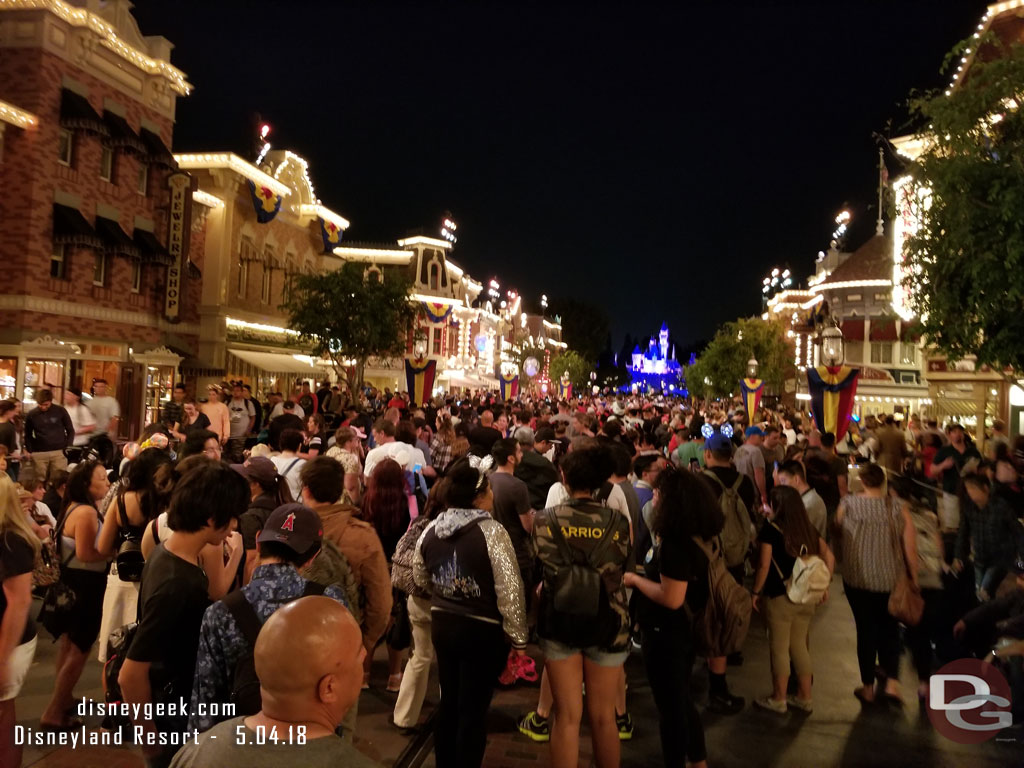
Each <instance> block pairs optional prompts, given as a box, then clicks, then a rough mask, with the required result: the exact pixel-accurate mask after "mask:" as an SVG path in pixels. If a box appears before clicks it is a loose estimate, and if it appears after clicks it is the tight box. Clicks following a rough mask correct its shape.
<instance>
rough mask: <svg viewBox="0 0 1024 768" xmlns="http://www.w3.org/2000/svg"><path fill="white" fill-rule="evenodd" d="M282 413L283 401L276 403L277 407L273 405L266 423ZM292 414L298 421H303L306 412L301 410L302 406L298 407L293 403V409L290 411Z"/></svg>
mask: <svg viewBox="0 0 1024 768" xmlns="http://www.w3.org/2000/svg"><path fill="white" fill-rule="evenodd" d="M293 402H294V401H293ZM282 413H284V401H283V400H281V401H279V402H278V403H277V405H275V406H274V407H273V408H272V409H271V411H270V415H269V416H268V417H267V422H268V423H269V422H271V421H272V420H273V419H274V418H275V417H277V416H280V415H281V414H282ZM292 413H294V414H295V415H296V416H298V417H299V418H300V419H303V420H304V419H305V418H306V412H305V411H303V410H302V406H301V405H299V404H298V403H295V407H294V408H293V409H292Z"/></svg>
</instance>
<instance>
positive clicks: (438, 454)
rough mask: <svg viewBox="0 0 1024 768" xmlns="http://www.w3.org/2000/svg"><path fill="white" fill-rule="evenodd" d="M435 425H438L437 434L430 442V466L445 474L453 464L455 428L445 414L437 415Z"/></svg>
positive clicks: (450, 418)
mask: <svg viewBox="0 0 1024 768" xmlns="http://www.w3.org/2000/svg"><path fill="white" fill-rule="evenodd" d="M434 423H435V424H436V425H437V432H436V434H435V435H434V438H433V439H432V440H431V441H430V465H431V466H432V467H434V468H436V469H437V471H438V472H443V471H444V470H445V469H446V468H447V467H448V465H449V464H451V463H452V458H453V457H452V446H453V445H454V443H455V426H454V424H452V417H451V416H449V415H448V414H447V413H444V412H441V413H438V414H437V421H436V422H434ZM466 450H467V451H468V450H469V448H468V447H467V449H466Z"/></svg>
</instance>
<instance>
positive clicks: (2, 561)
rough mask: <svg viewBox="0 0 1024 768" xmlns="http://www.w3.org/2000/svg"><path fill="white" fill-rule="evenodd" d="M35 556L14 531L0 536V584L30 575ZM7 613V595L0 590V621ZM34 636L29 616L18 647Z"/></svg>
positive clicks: (34, 627)
mask: <svg viewBox="0 0 1024 768" xmlns="http://www.w3.org/2000/svg"><path fill="white" fill-rule="evenodd" d="M35 564H36V555H35V552H34V551H33V550H32V545H31V544H29V543H28V542H27V541H25V539H24V537H23V536H21V535H19V534H17V533H15V532H14V531H7V532H5V533H4V534H3V535H2V536H0V582H2V581H3V580H4V579H10V578H12V577H14V576H21V575H22V574H23V573H32V570H33V569H34V568H35ZM6 612H7V595H6V594H4V591H3V589H2V588H0V620H3V617H4V614H5V613H6ZM35 636H36V625H35V622H33V621H32V616H31V615H29V616H28V618H27V619H26V621H25V629H24V630H23V631H22V633H21V639H20V640H19V641H18V645H23V644H24V643H27V642H28V641H29V640H31V639H32V638H33V637H35Z"/></svg>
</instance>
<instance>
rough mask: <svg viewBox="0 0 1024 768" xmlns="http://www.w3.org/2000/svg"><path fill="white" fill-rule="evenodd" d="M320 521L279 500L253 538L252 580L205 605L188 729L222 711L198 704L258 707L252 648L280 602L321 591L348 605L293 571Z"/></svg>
mask: <svg viewBox="0 0 1024 768" xmlns="http://www.w3.org/2000/svg"><path fill="white" fill-rule="evenodd" d="M322 542H323V525H322V524H321V522H320V517H319V516H318V515H317V513H316V512H314V511H313V510H312V509H310V508H309V507H306V506H303V505H302V504H296V503H290V504H282V505H281V506H279V507H278V508H277V509H275V510H274V511H273V512H272V513H271V514H270V516H269V517H268V518H267V522H266V524H264V526H263V529H262V531H261V532H260V534H259V535H258V536H257V537H256V547H257V550H258V556H257V565H256V569H255V570H254V571H253V577H252V580H251V581H250V582H249V583H248V584H247V585H246V586H244V587H242V588H241V589H239V590H236V591H234V592H231V593H229V594H228V595H227V596H226V597H225V598H224V599H223V600H219V601H218V602H216V603H214V604H213V605H211V606H210V607H209V608H207V609H206V613H204V614H203V623H202V627H201V628H200V630H199V652H198V654H197V656H196V672H195V680H194V682H193V683H192V705H191V707H189V721H188V729H189V730H198V731H205V730H207V729H209V728H212V727H213V726H214V725H216V724H217V723H219V722H221V721H222V720H226V719H228V717H227V716H218V715H217V714H216V713H211V712H210V711H209V708H207V711H201V710H200V708H199V705H200V704H207V705H208V704H210V703H214V702H216V703H227V702H231V703H233V704H234V705H235V707H236V710H235V714H236V715H254V714H256V713H257V712H259V710H260V705H261V701H260V696H259V679H258V678H257V677H256V673H255V668H254V667H253V656H252V654H253V648H254V647H255V644H256V636H257V635H258V634H259V631H260V627H262V626H263V624H264V623H265V622H266V620H267V618H268V617H269V616H270V615H271V614H272V613H274V611H276V610H277V609H278V608H280V607H281V606H282V605H284V604H285V603H288V602H290V601H292V600H296V599H298V598H300V597H306V596H308V595H320V594H322V595H326V596H327V597H330V598H333V599H334V600H337V601H338V602H339V603H341V604H342V605H344V606H345V607H346V608H347V607H348V601H347V600H346V599H345V595H344V594H343V593H342V591H341V590H340V589H338V588H337V587H333V586H332V587H327V588H324V587H322V586H320V585H318V584H317V583H316V582H314V581H308V580H306V579H304V578H302V577H301V576H300V575H299V571H300V570H301V569H302V568H305V567H306V566H307V565H308V564H309V563H311V562H312V561H313V559H314V558H316V557H317V555H318V554H319V553H320V547H321V545H322Z"/></svg>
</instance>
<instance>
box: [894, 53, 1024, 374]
mask: <svg viewBox="0 0 1024 768" xmlns="http://www.w3.org/2000/svg"><path fill="white" fill-rule="evenodd" d="M975 42H977V41H975ZM976 48H977V46H976ZM968 49H969V41H965V42H964V43H961V44H960V45H959V46H958V47H957V48H955V49H954V50H953V51H952V53H951V54H950V57H949V58H948V59H947V62H949V61H950V60H953V61H959V59H960V58H961V57H962V56H966V55H967V54H968ZM1021 105H1024V45H1019V44H1015V45H1003V44H1001V43H999V42H998V41H996V40H994V39H988V40H984V41H983V42H982V45H981V46H980V48H978V50H977V53H976V54H975V59H974V60H973V62H972V63H971V65H970V67H969V69H968V71H967V76H966V78H965V79H964V80H963V81H962V82H961V83H960V84H959V85H958V86H957V87H956V88H955V89H953V90H952V91H950V92H949V93H948V95H947V94H946V93H944V92H928V93H924V94H918V95H915V96H913V97H912V98H911V103H910V106H911V112H912V114H913V116H914V117H915V118H917V119H919V120H920V121H921V124H922V125H924V126H926V128H925V129H924V131H922V133H920V134H919V135H918V137H917V138H919V139H920V140H921V142H922V144H923V146H924V151H923V153H922V154H921V155H920V157H918V158H917V160H916V161H915V162H914V163H912V164H911V166H910V169H909V170H910V174H911V176H912V178H913V181H912V184H913V185H914V186H913V189H916V190H917V193H915V195H916V196H918V204H917V205H916V213H917V214H918V216H919V217H920V219H919V220H920V226H919V229H918V230H917V232H916V234H914V235H913V236H911V237H909V238H908V239H907V240H906V241H905V244H904V249H903V253H904V259H905V264H906V268H907V269H906V275H907V277H906V279H905V280H904V283H903V287H904V288H905V289H906V290H907V292H908V298H909V303H910V306H911V308H912V309H913V311H914V312H915V313H916V314H917V315H918V317H919V318H920V319H921V328H920V330H921V331H922V332H923V333H924V335H925V337H926V339H927V341H928V342H929V343H930V344H932V345H933V346H934V347H935V348H937V349H938V350H939V351H940V352H942V353H943V354H945V355H947V356H948V357H949V358H950V359H952V360H959V359H962V358H963V357H965V356H967V355H976V356H977V360H978V364H979V365H980V364H988V365H990V366H992V367H993V368H994V369H996V370H1003V369H1004V368H1005V367H1010V368H1012V369H1013V370H1015V371H1018V372H1019V371H1024V341H1022V340H1024V311H1022V309H1024V215H1022V212H1024V111H1022V110H1021V108H1020V107H1021ZM923 190H930V198H929V197H928V193H927V192H923V193H922V191H923ZM896 203H897V206H899V204H900V201H899V200H897V201H896Z"/></svg>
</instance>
